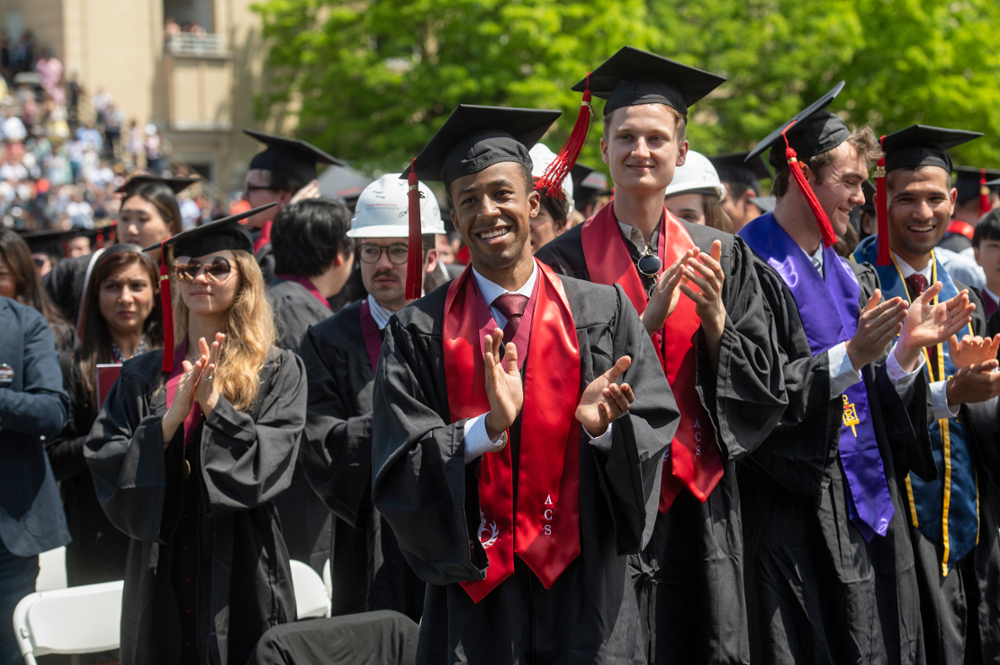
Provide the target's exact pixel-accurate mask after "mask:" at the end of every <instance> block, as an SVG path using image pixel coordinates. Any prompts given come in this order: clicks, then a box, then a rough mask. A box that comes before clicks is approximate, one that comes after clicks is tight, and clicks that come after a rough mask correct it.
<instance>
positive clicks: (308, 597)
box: [289, 559, 330, 619]
mask: <svg viewBox="0 0 1000 665" xmlns="http://www.w3.org/2000/svg"><path fill="white" fill-rule="evenodd" d="M289 563H290V564H291V567H292V586H293V587H294V588H295V608H296V610H297V611H298V612H297V613H298V616H297V618H298V619H314V618H322V617H328V616H330V597H329V596H328V595H326V586H324V584H323V578H321V577H320V576H319V575H318V574H316V571H315V570H313V569H312V568H310V567H309V566H308V565H306V564H304V563H302V562H301V561H296V560H294V559H292V560H291V561H289Z"/></svg>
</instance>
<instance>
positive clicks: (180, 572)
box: [86, 210, 306, 665]
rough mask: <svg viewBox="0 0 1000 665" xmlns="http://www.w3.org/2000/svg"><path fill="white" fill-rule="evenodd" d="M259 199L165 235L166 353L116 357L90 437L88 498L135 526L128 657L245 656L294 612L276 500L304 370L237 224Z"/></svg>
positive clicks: (292, 442)
mask: <svg viewBox="0 0 1000 665" xmlns="http://www.w3.org/2000/svg"><path fill="white" fill-rule="evenodd" d="M256 212H258V210H251V211H249V212H247V213H245V214H241V215H237V216H234V217H230V218H226V219H224V220H219V221H218V222H213V223H211V224H207V225H205V226H201V227H197V228H195V229H191V230H190V231H186V232H184V233H181V234H178V235H176V236H174V237H173V238H171V239H168V240H167V241H166V242H165V246H166V249H165V252H164V253H165V254H166V258H165V259H164V261H165V262H167V263H169V264H170V265H171V285H172V287H173V288H172V292H173V293H172V299H173V307H172V308H171V307H167V306H165V307H164V312H168V311H172V313H173V317H172V318H173V319H174V320H175V321H176V325H173V324H172V323H171V322H169V321H164V328H165V332H166V333H167V340H166V341H165V343H164V351H163V352H160V351H150V352H148V353H146V354H144V355H142V356H140V357H138V358H135V359H133V360H129V361H127V362H126V363H125V365H124V367H123V368H122V373H121V377H120V378H119V379H118V382H117V383H116V384H115V386H114V387H113V388H112V390H111V393H110V394H109V395H108V398H107V402H106V403H105V405H104V408H103V409H102V411H101V413H100V415H99V416H98V418H97V421H96V422H95V424H94V427H93V429H92V431H91V434H90V439H89V441H88V442H87V447H86V458H87V463H88V465H89V466H90V469H91V471H92V473H93V476H94V484H95V487H96V489H97V496H98V499H99V500H100V502H101V505H102V506H103V508H104V511H105V512H106V513H107V515H108V517H109V518H110V520H111V521H112V523H113V524H114V525H115V526H116V527H118V528H119V529H121V530H122V531H124V532H125V533H126V534H128V535H129V536H130V537H131V538H132V541H131V545H130V550H129V557H128V564H127V566H126V575H125V594H124V598H123V608H122V609H123V611H122V633H121V645H122V646H121V660H122V662H124V663H153V662H156V663H201V664H209V663H211V664H213V665H223V664H225V663H245V662H246V661H247V658H248V657H249V655H250V653H251V651H252V650H253V647H254V645H255V644H256V642H257V640H258V638H259V637H260V636H261V635H262V634H263V633H264V631H266V630H267V629H268V628H270V627H272V626H274V625H277V624H280V623H285V622H287V621H293V620H294V619H295V600H294V596H293V590H292V582H291V574H290V570H289V563H288V553H287V551H286V549H285V545H284V541H283V539H282V536H281V529H280V526H279V522H278V519H277V514H276V512H275V509H274V505H273V503H272V502H273V500H274V498H275V497H276V496H277V495H278V494H280V493H281V492H282V491H283V490H284V489H286V488H287V487H288V485H289V483H290V481H291V478H292V471H293V469H294V461H295V456H296V453H297V450H296V447H297V445H298V444H297V442H298V439H299V435H300V433H301V431H302V428H303V425H304V422H305V410H306V389H305V373H304V370H303V367H302V363H301V361H300V360H299V359H298V357H297V356H295V355H294V354H293V353H291V352H289V351H283V350H279V349H276V348H275V347H274V340H275V331H274V327H273V318H272V313H271V308H270V305H269V304H268V299H267V295H266V292H265V288H264V281H263V278H262V277H261V274H260V269H259V268H258V267H257V263H256V261H255V260H254V258H253V254H252V249H253V247H252V244H251V241H250V236H249V234H248V233H247V232H246V230H245V229H244V227H243V226H242V225H240V224H239V223H238V221H239V220H240V219H243V218H245V217H247V216H248V215H250V214H254V213H256ZM171 250H172V251H171ZM167 291H168V293H169V291H170V290H167ZM167 298H169V296H168V297H167ZM167 298H165V300H166V299H167ZM165 305H166V303H165ZM165 318H167V317H165ZM171 331H176V335H177V338H178V342H179V343H178V344H177V346H176V348H175V346H174V343H173V340H172V339H171V337H172V335H171V334H170V333H171Z"/></svg>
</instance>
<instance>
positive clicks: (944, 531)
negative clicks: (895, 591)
mask: <svg viewBox="0 0 1000 665" xmlns="http://www.w3.org/2000/svg"><path fill="white" fill-rule="evenodd" d="M892 265H893V266H894V267H895V268H896V272H897V273H898V274H899V279H900V280H901V281H902V282H903V292H904V293H906V299H907V301H909V302H910V303H911V304H912V302H913V301H912V300H911V298H910V292H909V290H908V289H907V288H906V279H905V278H904V277H903V271H902V270H901V269H900V268H899V263H898V262H897V261H896V254H895V253H893V254H892ZM937 281H938V278H937V259H935V258H934V251H933V250H931V285H933V284H936V283H937ZM932 304H934V305H937V304H938V297H937V296H934V302H933V303H932ZM969 334H970V335H972V334H974V333H973V332H972V323H971V322H969ZM923 353H924V359H925V360H926V361H927V372H928V373H929V374H930V378H931V383H934V381H935V380H937V381H941V380H942V377H944V343H943V342H939V343H938V345H937V377H938V378H937V379H935V378H934V377H935V372H934V368H933V366H932V365H931V357H930V354H929V353H927V349H926V348H925V349H924V350H923ZM948 378H949V379H950V378H951V377H948ZM938 426H939V427H940V428H941V443H942V444H943V445H944V497H943V499H942V502H941V513H942V514H941V541H942V543H943V545H944V553H943V555H942V557H941V574H942V575H943V576H944V577H947V576H948V555H949V553H950V551H951V542H950V540H949V537H948V508H949V507H950V506H951V435H950V432H949V430H948V419H947V418H942V419H940V420H938ZM906 494H907V498H908V499H909V500H910V517H911V518H912V519H913V526H914V527H918V528H919V526H918V524H917V505H916V501H914V499H913V484H912V483H911V482H910V474H909V473H908V474H907V475H906ZM976 517H977V519H978V517H979V487H978V483H977V487H976ZM976 538H977V540H978V538H979V533H978V528H977V532H976Z"/></svg>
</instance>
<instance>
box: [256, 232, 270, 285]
mask: <svg viewBox="0 0 1000 665" xmlns="http://www.w3.org/2000/svg"><path fill="white" fill-rule="evenodd" d="M254 239H255V240H256V236H254ZM254 258H255V259H257V265H259V266H260V274H261V275H263V276H264V283H265V284H270V283H271V280H273V279H274V248H273V247H271V243H267V244H266V245H264V246H263V247H261V248H260V249H259V250H257V251H256V252H254Z"/></svg>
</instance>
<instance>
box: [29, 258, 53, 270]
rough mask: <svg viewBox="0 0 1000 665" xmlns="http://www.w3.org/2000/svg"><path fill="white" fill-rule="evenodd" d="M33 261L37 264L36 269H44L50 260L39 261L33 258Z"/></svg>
mask: <svg viewBox="0 0 1000 665" xmlns="http://www.w3.org/2000/svg"><path fill="white" fill-rule="evenodd" d="M31 260H32V262H33V263H34V264H35V267H36V268H44V267H45V264H47V263H48V262H49V260H48V259H38V258H33V259H31Z"/></svg>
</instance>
